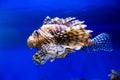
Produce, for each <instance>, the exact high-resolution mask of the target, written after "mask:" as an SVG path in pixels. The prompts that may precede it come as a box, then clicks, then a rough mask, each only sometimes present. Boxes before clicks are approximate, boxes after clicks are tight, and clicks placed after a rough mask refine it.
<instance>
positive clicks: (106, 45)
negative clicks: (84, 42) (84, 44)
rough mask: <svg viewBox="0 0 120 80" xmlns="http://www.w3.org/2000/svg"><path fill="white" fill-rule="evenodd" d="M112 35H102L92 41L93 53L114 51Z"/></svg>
mask: <svg viewBox="0 0 120 80" xmlns="http://www.w3.org/2000/svg"><path fill="white" fill-rule="evenodd" d="M110 38H111V37H110V35H109V34H107V33H101V34H99V35H98V36H96V37H95V38H93V39H92V42H93V44H92V46H91V48H92V50H93V51H102V50H103V51H112V50H113V49H112V44H111V39H110Z"/></svg>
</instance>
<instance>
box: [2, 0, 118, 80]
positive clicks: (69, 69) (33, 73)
mask: <svg viewBox="0 0 120 80" xmlns="http://www.w3.org/2000/svg"><path fill="white" fill-rule="evenodd" d="M46 16H50V17H56V16H57V17H62V18H65V17H69V16H71V17H77V19H79V20H84V21H85V23H86V24H87V25H88V27H87V29H91V30H94V32H93V33H92V35H93V37H94V36H96V35H98V34H100V33H102V32H107V33H109V34H110V35H111V36H112V45H113V48H114V51H112V52H104V51H101V52H91V53H90V54H87V53H86V52H84V51H76V52H75V53H74V54H70V55H69V56H68V57H66V58H64V59H56V60H55V61H54V62H53V63H50V62H49V61H48V62H47V63H46V64H45V65H44V66H37V65H36V64H35V63H34V62H33V60H32V56H33V54H34V53H35V52H36V50H35V49H32V50H30V49H29V48H28V46H27V43H26V41H27V38H28V37H29V35H30V34H31V33H32V32H33V30H35V29H38V28H39V27H40V26H41V25H42V23H43V20H44V18H45V17H46ZM119 46H120V6H119V2H118V1H117V0H0V80H80V79H81V78H86V79H87V80H110V78H109V77H108V74H109V73H110V71H111V69H115V70H120V47H119Z"/></svg>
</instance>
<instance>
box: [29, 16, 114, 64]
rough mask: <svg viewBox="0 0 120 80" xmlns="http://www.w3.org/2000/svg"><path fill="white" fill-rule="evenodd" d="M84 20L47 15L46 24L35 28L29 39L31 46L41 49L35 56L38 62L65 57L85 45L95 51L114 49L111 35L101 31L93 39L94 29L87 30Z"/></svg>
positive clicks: (42, 62) (43, 62)
mask: <svg viewBox="0 0 120 80" xmlns="http://www.w3.org/2000/svg"><path fill="white" fill-rule="evenodd" d="M86 27H87V25H85V24H84V21H79V20H77V19H76V18H75V17H68V18H65V19H63V18H58V17H55V18H53V19H51V18H50V17H46V18H45V20H44V24H43V25H42V26H41V27H40V28H39V29H38V30H35V31H34V32H33V33H32V35H30V37H29V38H28V40H27V43H28V46H29V47H30V48H32V47H34V48H36V49H38V50H39V51H38V52H37V53H36V54H35V55H34V56H33V59H34V61H35V62H36V63H40V64H45V62H46V61H47V60H48V59H50V61H51V62H52V61H54V59H55V58H64V57H66V56H67V55H68V54H69V53H72V52H74V51H75V50H82V49H84V48H85V47H88V48H91V49H92V50H93V51H98V50H104V51H112V47H111V40H110V35H109V34H107V33H101V34H100V35H98V36H96V37H95V38H93V39H91V38H90V37H91V33H92V32H93V31H92V30H86Z"/></svg>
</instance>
